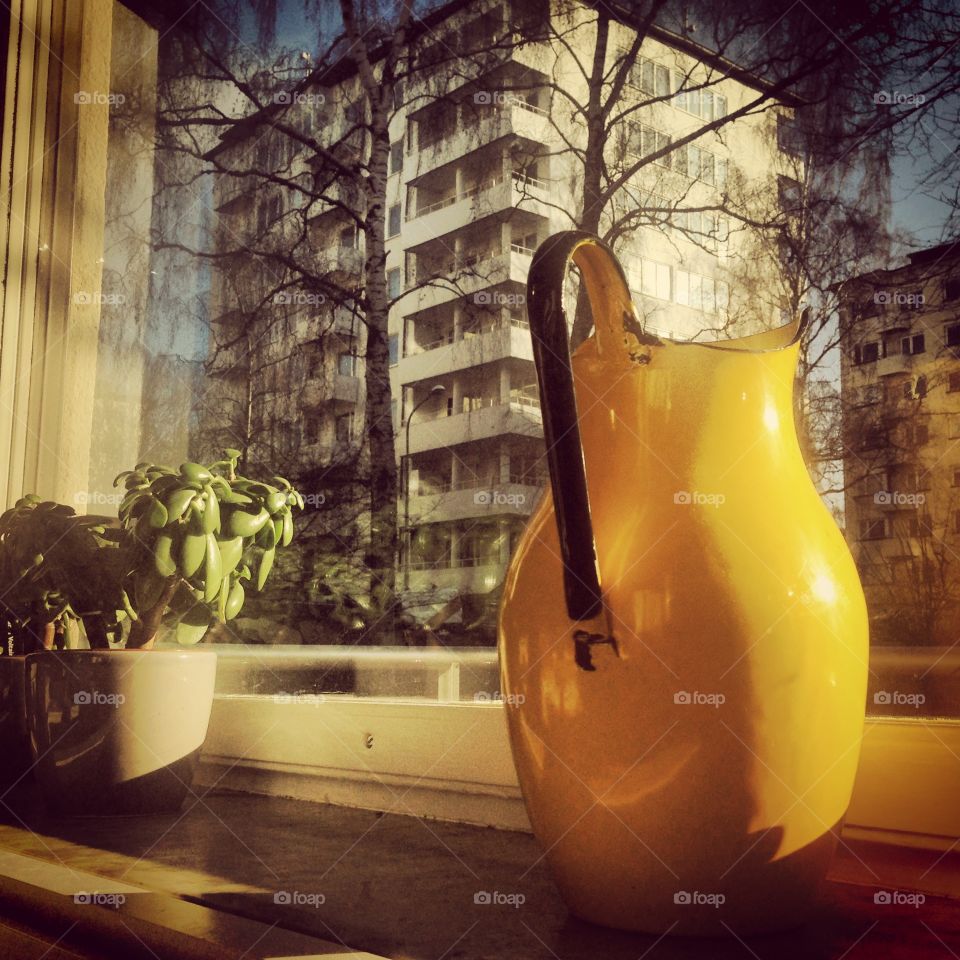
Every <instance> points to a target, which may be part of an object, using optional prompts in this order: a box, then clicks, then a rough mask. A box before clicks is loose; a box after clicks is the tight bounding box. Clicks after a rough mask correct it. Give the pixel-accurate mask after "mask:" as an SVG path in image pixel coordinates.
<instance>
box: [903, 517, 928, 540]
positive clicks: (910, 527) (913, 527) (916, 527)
mask: <svg viewBox="0 0 960 960" xmlns="http://www.w3.org/2000/svg"><path fill="white" fill-rule="evenodd" d="M907 532H908V534H909V535H910V536H911V537H932V536H933V521H932V520H931V519H930V518H929V517H908V518H907Z"/></svg>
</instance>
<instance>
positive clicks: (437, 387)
mask: <svg viewBox="0 0 960 960" xmlns="http://www.w3.org/2000/svg"><path fill="white" fill-rule="evenodd" d="M446 392H447V388H446V387H445V386H444V385H443V384H442V383H437V384H434V385H433V386H432V387H431V388H430V390H429V391H428V392H427V394H426V396H425V397H423V399H422V400H420V401H419V402H418V403H415V404H414V406H413V409H412V410H411V411H410V413H409V414H407V424H406V431H405V433H406V443H405V446H404V450H403V533H404V538H405V549H406V555H405V556H404V564H403V587H404V589H406V588H407V587H409V586H410V549H411V546H412V543H411V540H412V538H411V536H410V421H411V420H413V415H414V414H415V413H416V412H417V411H418V410H419V409H420V408H421V407H422V406H423V405H424V404H425V403H426V402H427V401H428V400H430V399H432V398H433V397H440V396H443V394H445V393H446Z"/></svg>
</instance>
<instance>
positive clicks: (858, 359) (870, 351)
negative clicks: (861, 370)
mask: <svg viewBox="0 0 960 960" xmlns="http://www.w3.org/2000/svg"><path fill="white" fill-rule="evenodd" d="M879 359H880V342H879V341H877V340H873V341H871V342H870V343H862V344H857V346H855V347H854V348H853V362H854V363H857V364H859V363H876V361H877V360H879Z"/></svg>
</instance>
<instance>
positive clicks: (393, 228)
mask: <svg viewBox="0 0 960 960" xmlns="http://www.w3.org/2000/svg"><path fill="white" fill-rule="evenodd" d="M399 232H400V204H399V203H395V204H394V205H393V206H392V207H391V208H390V211H389V213H388V214H387V236H388V237H395V236H396V235H397V234H398V233H399Z"/></svg>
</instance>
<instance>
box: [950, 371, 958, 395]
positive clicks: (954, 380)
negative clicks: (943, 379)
mask: <svg viewBox="0 0 960 960" xmlns="http://www.w3.org/2000/svg"><path fill="white" fill-rule="evenodd" d="M958 391H960V370H954V371H953V372H952V373H950V374H949V375H948V376H947V392H948V393H957V392H958Z"/></svg>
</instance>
